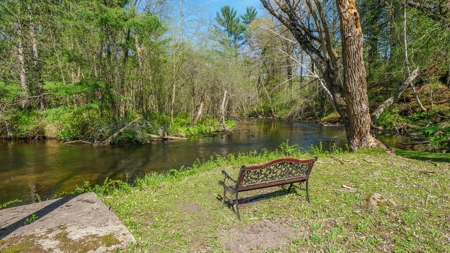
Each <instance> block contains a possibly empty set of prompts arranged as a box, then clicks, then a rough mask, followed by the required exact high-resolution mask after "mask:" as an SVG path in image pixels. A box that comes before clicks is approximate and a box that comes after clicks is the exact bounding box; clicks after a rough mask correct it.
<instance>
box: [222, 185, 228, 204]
mask: <svg viewBox="0 0 450 253" xmlns="http://www.w3.org/2000/svg"><path fill="white" fill-rule="evenodd" d="M226 194H227V191H226V190H225V187H224V188H223V197H222V208H223V206H224V204H225V197H226Z"/></svg>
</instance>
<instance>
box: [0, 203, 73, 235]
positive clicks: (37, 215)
mask: <svg viewBox="0 0 450 253" xmlns="http://www.w3.org/2000/svg"><path fill="white" fill-rule="evenodd" d="M75 197H76V196H71V197H65V198H60V199H58V200H56V201H54V202H52V203H50V204H48V205H46V206H44V207H42V208H41V209H39V210H38V211H36V212H32V213H30V214H28V215H27V216H25V217H24V218H22V219H20V220H18V221H16V222H14V223H12V224H9V225H7V226H5V227H0V239H3V238H5V237H7V236H8V235H10V234H11V233H13V232H14V231H16V230H17V229H19V228H21V227H23V226H26V225H27V223H31V222H36V221H38V220H39V219H41V218H42V217H44V216H45V215H47V214H49V213H51V212H52V211H54V210H56V209H57V208H59V207H61V206H63V205H64V204H66V203H67V202H69V201H70V200H72V199H73V198H75ZM25 206H27V205H25ZM25 206H22V207H20V206H19V207H15V208H16V209H19V210H18V212H20V208H23V209H21V210H22V211H23V212H26V211H29V210H27V209H26V208H25ZM5 210H8V209H4V210H2V211H5Z"/></svg>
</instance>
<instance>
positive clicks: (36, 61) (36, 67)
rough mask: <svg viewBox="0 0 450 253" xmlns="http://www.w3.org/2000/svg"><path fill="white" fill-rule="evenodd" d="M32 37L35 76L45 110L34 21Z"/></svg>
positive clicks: (42, 107)
mask: <svg viewBox="0 0 450 253" xmlns="http://www.w3.org/2000/svg"><path fill="white" fill-rule="evenodd" d="M30 37H31V42H32V44H33V45H32V48H33V58H34V59H33V61H34V76H35V80H36V82H37V85H38V92H39V107H40V108H41V110H45V100H44V87H43V85H42V78H41V76H42V75H41V63H40V61H39V49H38V42H37V38H36V28H35V26H34V24H33V23H32V22H30Z"/></svg>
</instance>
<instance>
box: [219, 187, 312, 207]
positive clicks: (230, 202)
mask: <svg viewBox="0 0 450 253" xmlns="http://www.w3.org/2000/svg"><path fill="white" fill-rule="evenodd" d="M268 189H270V188H268ZM299 192H303V193H305V189H303V188H301V187H299V186H296V185H294V186H293V188H292V190H291V192H288V190H287V189H286V188H284V186H283V187H281V188H280V189H279V190H277V191H270V192H264V193H259V194H256V195H252V196H249V197H244V198H239V209H241V208H245V206H246V205H247V204H252V203H256V202H259V201H264V200H268V199H271V198H276V197H280V196H285V195H288V194H295V195H297V196H298V197H302V196H303V197H304V198H305V201H306V196H305V195H302V194H300V193H299ZM305 194H306V193H305ZM233 197H234V196H233ZM222 199H223V196H220V195H218V196H217V200H219V201H220V202H222ZM225 205H226V206H227V207H228V209H232V210H233V212H234V213H235V214H236V208H235V207H234V205H235V200H234V198H231V199H230V198H228V197H226V198H225Z"/></svg>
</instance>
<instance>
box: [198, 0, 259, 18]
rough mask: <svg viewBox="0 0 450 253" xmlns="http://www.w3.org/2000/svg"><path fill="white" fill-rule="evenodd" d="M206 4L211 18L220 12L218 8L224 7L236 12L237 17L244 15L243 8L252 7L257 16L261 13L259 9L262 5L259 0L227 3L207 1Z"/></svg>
mask: <svg viewBox="0 0 450 253" xmlns="http://www.w3.org/2000/svg"><path fill="white" fill-rule="evenodd" d="M207 3H208V5H209V10H210V12H211V15H212V16H213V17H215V16H216V13H217V12H219V11H220V8H222V7H223V6H225V5H228V6H230V7H231V8H233V9H235V10H237V14H238V15H241V14H244V13H245V8H247V7H248V6H254V7H255V8H256V10H257V11H258V14H260V13H261V12H262V11H261V10H260V7H262V5H261V2H260V1H259V0H228V1H223V0H209V1H208V2H207Z"/></svg>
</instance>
